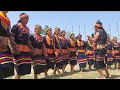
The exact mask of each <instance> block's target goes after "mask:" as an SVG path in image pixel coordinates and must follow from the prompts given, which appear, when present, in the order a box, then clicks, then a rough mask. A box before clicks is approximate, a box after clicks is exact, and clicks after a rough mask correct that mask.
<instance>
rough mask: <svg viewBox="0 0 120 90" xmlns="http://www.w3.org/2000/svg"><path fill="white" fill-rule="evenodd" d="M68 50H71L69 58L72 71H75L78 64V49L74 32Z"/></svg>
mask: <svg viewBox="0 0 120 90" xmlns="http://www.w3.org/2000/svg"><path fill="white" fill-rule="evenodd" d="M68 50H69V60H70V62H69V63H70V71H75V70H74V66H75V65H76V64H77V55H76V52H77V49H76V41H75V35H74V34H73V33H72V34H71V35H70V39H69V40H68Z"/></svg>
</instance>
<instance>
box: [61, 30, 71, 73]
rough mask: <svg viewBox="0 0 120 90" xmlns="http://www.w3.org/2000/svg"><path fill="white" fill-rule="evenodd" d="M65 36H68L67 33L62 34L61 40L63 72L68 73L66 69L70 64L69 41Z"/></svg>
mask: <svg viewBox="0 0 120 90" xmlns="http://www.w3.org/2000/svg"><path fill="white" fill-rule="evenodd" d="M65 35H66V32H65V31H62V32H61V38H60V44H61V49H62V59H63V63H62V65H63V67H62V69H63V72H66V71H65V68H66V66H67V64H68V62H69V50H68V45H67V43H68V40H67V39H66V38H65Z"/></svg>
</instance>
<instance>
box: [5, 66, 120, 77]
mask: <svg viewBox="0 0 120 90" xmlns="http://www.w3.org/2000/svg"><path fill="white" fill-rule="evenodd" d="M92 68H93V67H92ZM75 70H76V71H75V72H70V66H69V65H67V68H66V71H67V73H64V74H61V75H59V74H57V75H53V70H49V72H48V75H49V77H45V76H44V73H41V74H40V75H39V76H38V79H98V78H99V77H100V76H99V74H98V72H97V71H96V70H95V69H94V68H93V69H92V70H89V69H88V66H87V67H86V72H81V71H79V65H76V66H75ZM109 71H110V74H111V76H112V77H111V78H107V79H120V70H118V69H116V70H114V66H112V70H109ZM104 73H105V72H104ZM6 79H14V76H13V77H8V78H6ZM21 79H33V69H32V72H31V74H29V75H25V76H22V77H21Z"/></svg>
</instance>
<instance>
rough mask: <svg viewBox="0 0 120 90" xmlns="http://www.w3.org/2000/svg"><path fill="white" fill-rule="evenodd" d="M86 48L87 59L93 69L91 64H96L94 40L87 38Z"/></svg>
mask: <svg viewBox="0 0 120 90" xmlns="http://www.w3.org/2000/svg"><path fill="white" fill-rule="evenodd" d="M86 49H87V60H88V65H89V69H90V70H91V66H92V65H93V64H94V49H93V42H92V40H89V38H88V40H87V42H86Z"/></svg>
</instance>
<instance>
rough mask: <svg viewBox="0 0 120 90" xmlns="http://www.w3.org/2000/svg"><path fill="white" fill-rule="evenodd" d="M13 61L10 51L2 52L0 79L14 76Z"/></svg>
mask: <svg viewBox="0 0 120 90" xmlns="http://www.w3.org/2000/svg"><path fill="white" fill-rule="evenodd" d="M13 59H14V58H13V55H12V53H11V51H10V49H8V50H7V51H3V52H0V78H7V77H10V76H14V63H13Z"/></svg>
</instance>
